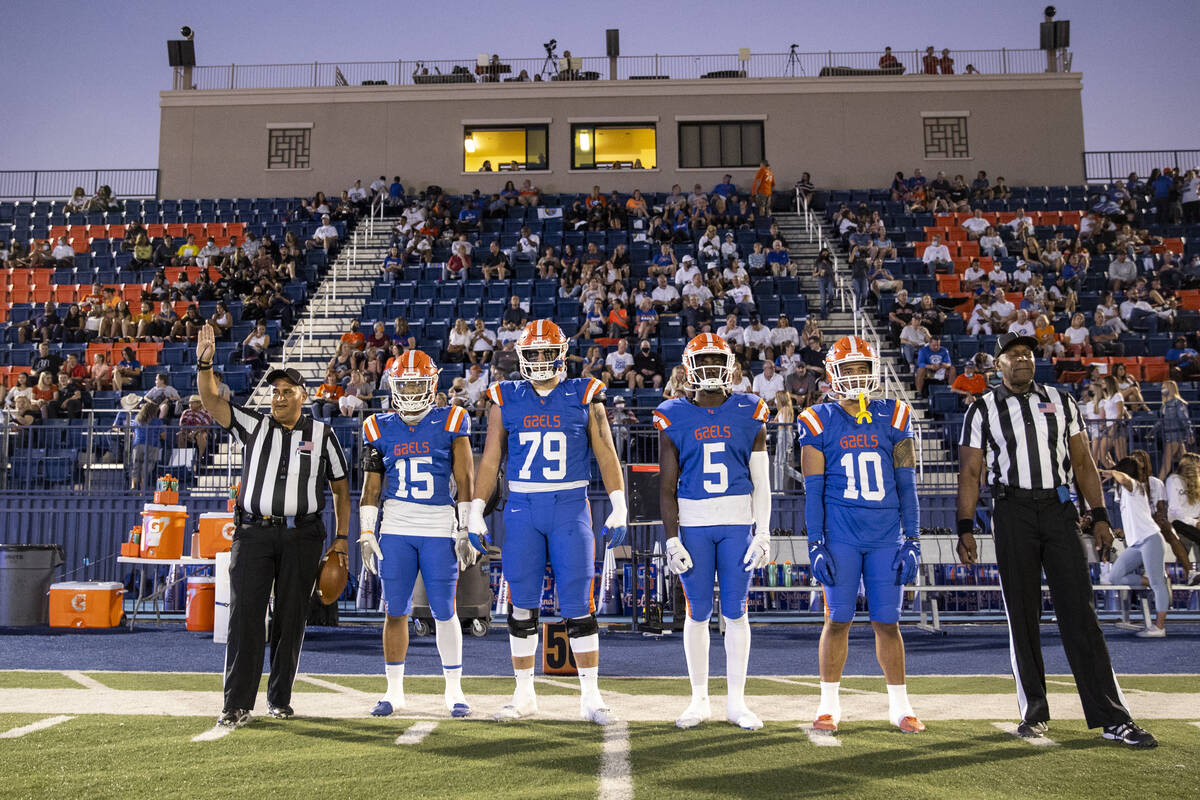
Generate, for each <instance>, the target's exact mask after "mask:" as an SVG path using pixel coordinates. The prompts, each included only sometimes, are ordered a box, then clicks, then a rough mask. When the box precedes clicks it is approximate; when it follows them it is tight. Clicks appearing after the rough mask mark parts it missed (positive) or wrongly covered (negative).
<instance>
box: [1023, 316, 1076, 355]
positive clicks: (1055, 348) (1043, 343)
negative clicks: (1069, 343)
mask: <svg viewBox="0 0 1200 800" xmlns="http://www.w3.org/2000/svg"><path fill="white" fill-rule="evenodd" d="M1010 330H1011V328H1010ZM1033 336H1034V338H1035V339H1037V341H1038V346H1037V354H1038V357H1040V358H1044V359H1052V358H1058V357H1059V356H1061V355H1063V354H1064V352H1065V351H1064V348H1063V344H1062V342H1061V341H1059V338H1058V333H1057V332H1056V331H1055V330H1054V325H1053V324H1052V323H1051V322H1050V318H1049V317H1048V316H1046V315H1045V314H1038V316H1037V318H1036V319H1035V320H1034V330H1033Z"/></svg>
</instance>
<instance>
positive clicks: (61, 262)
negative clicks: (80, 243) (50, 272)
mask: <svg viewBox="0 0 1200 800" xmlns="http://www.w3.org/2000/svg"><path fill="white" fill-rule="evenodd" d="M50 258H52V259H53V260H54V262H55V266H58V267H72V266H74V265H75V248H74V247H71V243H70V242H69V241H67V237H66V236H60V237H58V241H57V242H56V243H55V245H54V249H53V250H51V251H50Z"/></svg>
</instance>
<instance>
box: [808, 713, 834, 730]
mask: <svg viewBox="0 0 1200 800" xmlns="http://www.w3.org/2000/svg"><path fill="white" fill-rule="evenodd" d="M812 726H813V730H814V731H818V732H820V733H837V729H838V724H837V720H835V719H834V718H833V715H832V714H822V715H821V716H819V717H817V720H816V722H814V723H813V724H812Z"/></svg>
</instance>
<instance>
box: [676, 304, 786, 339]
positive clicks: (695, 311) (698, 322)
mask: <svg viewBox="0 0 1200 800" xmlns="http://www.w3.org/2000/svg"><path fill="white" fill-rule="evenodd" d="M679 316H680V321H681V322H682V324H683V332H684V336H685V337H686V338H688V339H691V338H692V337H694V336H696V335H697V334H701V333H710V332H711V331H712V312H710V311H709V309H708V308H707V307H705V306H704V305H702V304H701V302H700V295H698V294H690V295H688V296H687V297H686V298H685V301H684V304H683V309H682V310H681V311H680V312H679ZM764 330H765V329H764Z"/></svg>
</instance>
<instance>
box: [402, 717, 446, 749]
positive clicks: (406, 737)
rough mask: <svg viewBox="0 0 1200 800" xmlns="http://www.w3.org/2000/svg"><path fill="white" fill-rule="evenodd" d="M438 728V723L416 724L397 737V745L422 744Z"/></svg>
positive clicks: (423, 722) (424, 722) (425, 722)
mask: <svg viewBox="0 0 1200 800" xmlns="http://www.w3.org/2000/svg"><path fill="white" fill-rule="evenodd" d="M436 727H437V723H436V722H430V721H421V722H414V723H413V724H412V725H411V726H410V727H409V729H408V730H406V731H405V732H404V733H402V734H400V735H399V736H397V737H396V744H401V745H405V744H420V743H421V742H422V741H423V740H424V739H425V737H426V736H428V735H429V734H430V733H431V732H432V731H433V729H434V728H436Z"/></svg>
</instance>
